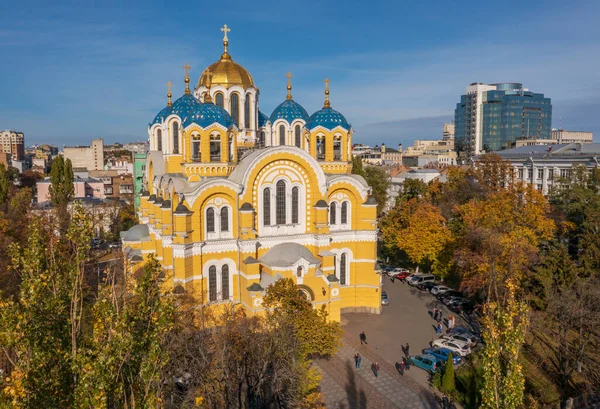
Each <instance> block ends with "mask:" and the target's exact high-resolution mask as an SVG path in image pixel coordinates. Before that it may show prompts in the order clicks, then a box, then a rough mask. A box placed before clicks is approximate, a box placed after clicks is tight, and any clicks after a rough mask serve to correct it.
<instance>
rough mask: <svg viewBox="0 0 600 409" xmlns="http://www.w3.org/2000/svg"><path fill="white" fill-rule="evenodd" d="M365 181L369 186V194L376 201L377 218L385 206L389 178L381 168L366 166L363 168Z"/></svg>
mask: <svg viewBox="0 0 600 409" xmlns="http://www.w3.org/2000/svg"><path fill="white" fill-rule="evenodd" d="M365 179H366V181H367V183H368V184H369V186H371V194H372V195H373V197H374V198H375V200H376V201H377V215H378V216H379V215H381V213H382V212H383V209H385V207H386V205H387V200H388V189H389V187H390V177H389V176H388V174H387V173H386V172H385V170H384V169H382V168H379V167H375V166H367V167H366V168H365Z"/></svg>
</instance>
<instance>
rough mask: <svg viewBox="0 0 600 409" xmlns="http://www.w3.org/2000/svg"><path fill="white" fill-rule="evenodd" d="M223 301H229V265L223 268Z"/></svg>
mask: <svg viewBox="0 0 600 409" xmlns="http://www.w3.org/2000/svg"><path fill="white" fill-rule="evenodd" d="M221 299H222V300H228V299H229V266H228V265H227V264H225V265H224V266H223V267H221Z"/></svg>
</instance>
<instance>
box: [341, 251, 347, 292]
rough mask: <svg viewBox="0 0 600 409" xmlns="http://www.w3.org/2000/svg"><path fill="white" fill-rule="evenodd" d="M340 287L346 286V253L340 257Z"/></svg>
mask: <svg viewBox="0 0 600 409" xmlns="http://www.w3.org/2000/svg"><path fill="white" fill-rule="evenodd" d="M340 285H346V253H342V255H341V256H340Z"/></svg>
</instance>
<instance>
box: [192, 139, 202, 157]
mask: <svg viewBox="0 0 600 409" xmlns="http://www.w3.org/2000/svg"><path fill="white" fill-rule="evenodd" d="M192 160H196V161H199V160H200V139H194V140H193V141H192Z"/></svg>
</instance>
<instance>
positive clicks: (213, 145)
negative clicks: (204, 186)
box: [210, 135, 221, 161]
mask: <svg viewBox="0 0 600 409" xmlns="http://www.w3.org/2000/svg"><path fill="white" fill-rule="evenodd" d="M210 160H211V161H220V160H221V137H220V136H219V135H211V136H210Z"/></svg>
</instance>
